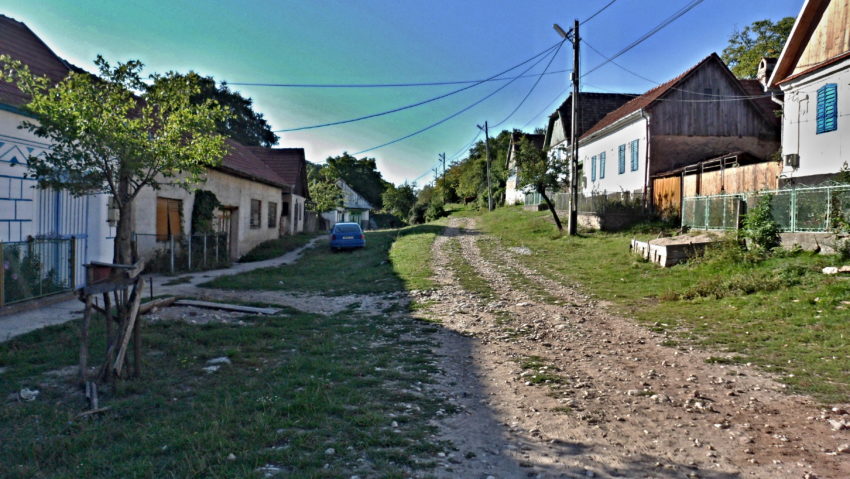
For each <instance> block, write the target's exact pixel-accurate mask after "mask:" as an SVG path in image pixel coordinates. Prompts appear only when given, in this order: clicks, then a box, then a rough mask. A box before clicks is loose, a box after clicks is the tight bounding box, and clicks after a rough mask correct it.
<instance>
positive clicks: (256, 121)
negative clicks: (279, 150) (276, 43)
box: [185, 72, 278, 147]
mask: <svg viewBox="0 0 850 479" xmlns="http://www.w3.org/2000/svg"><path fill="white" fill-rule="evenodd" d="M185 77H186V79H187V80H188V81H190V82H192V83H195V84H197V85H198V88H199V90H198V91H197V92H196V93H195V94H193V95H192V103H193V104H195V105H200V104H203V103H204V102H206V101H208V100H215V101H216V102H218V104H219V105H221V107H222V108H224V109H225V110H226V111H227V112H228V113H229V115H227V116H226V117H225V118H222V119H220V120H219V121H217V122H216V130H217V131H218V132H219V133H221V134H222V135H225V136H227V137H230V138H233V139H234V140H236V141H238V142H239V143H242V144H243V145H247V146H265V147H271V146H273V145H274V144H275V143H277V140H278V136H277V135H275V134H274V132H273V131H272V129H271V126H270V125H269V123H268V122H267V121H266V119H265V118H263V114H262V113H258V112H256V111H254V108H253V105H254V102H253V100H251V99H250V98H245V97H243V96H242V95H241V94H240V93H239V92H236V91H233V90H231V89H230V87H228V86H227V83H225V82H222V83H219V84H216V82H215V80H214V79H213V78H212V77H209V76H207V77H204V76H201V75H199V74H197V73H195V72H189V73H187V74H185Z"/></svg>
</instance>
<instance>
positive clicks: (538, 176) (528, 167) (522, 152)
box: [515, 138, 566, 231]
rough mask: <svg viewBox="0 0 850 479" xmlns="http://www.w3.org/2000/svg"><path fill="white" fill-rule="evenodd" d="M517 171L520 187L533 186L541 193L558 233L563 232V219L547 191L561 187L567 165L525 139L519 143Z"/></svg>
mask: <svg viewBox="0 0 850 479" xmlns="http://www.w3.org/2000/svg"><path fill="white" fill-rule="evenodd" d="M515 158H516V164H517V169H518V170H519V171H521V174H520V175H519V178H518V184H517V186H518V187H520V188H521V187H525V186H531V187H532V188H534V191H536V192H537V193H540V196H541V197H543V201H545V202H546V206H547V207H548V208H549V211H550V212H551V213H552V218H554V219H555V225H557V226H558V231H563V230H564V227H563V225H561V219H560V218H558V213H557V212H555V205H554V204H553V203H552V200H551V199H550V198H549V195H548V194H547V193H546V190H547V189H557V188H558V187H560V182H559V178H561V177H562V176H563V175H564V173H565V171H566V168H565V166H566V165H565V164H564V163H563V162H561V161H558V160H555V159H554V158H551V157H549V156H548V155H546V152H544V151H543V150H541V149H539V148H537V147H536V146H534V143H532V142H530V141H528V138H523V139H522V140H521V141H520V143H519V150H518V151H517V153H516V156H515Z"/></svg>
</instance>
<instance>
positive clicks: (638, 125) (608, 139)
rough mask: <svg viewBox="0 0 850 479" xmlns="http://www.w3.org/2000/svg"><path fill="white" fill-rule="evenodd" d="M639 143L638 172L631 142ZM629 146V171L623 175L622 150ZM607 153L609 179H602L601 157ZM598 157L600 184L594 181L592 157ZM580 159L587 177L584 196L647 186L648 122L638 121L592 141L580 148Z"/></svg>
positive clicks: (627, 169)
mask: <svg viewBox="0 0 850 479" xmlns="http://www.w3.org/2000/svg"><path fill="white" fill-rule="evenodd" d="M633 140H638V169H637V171H632V169H631V142H632V141H633ZM620 145H626V171H625V172H624V173H622V174H621V173H619V148H620ZM603 151H604V152H605V178H600V177H599V154H600V153H602V152H603ZM594 155H595V156H596V157H597V160H596V161H597V163H596V165H597V173H596V181H591V173H590V168H591V157H592V156H594ZM578 156H579V160H580V161H581V162H582V165H583V166H582V171H583V175H584V177H585V180H584V183H583V184H584V185H585V187H584V188H583V192H584V194H590V193H592V192H596V193H614V192H617V191H634V190H640V189H643V187H644V181H645V177H646V176H645V174H646V120H645V119H644V118H638V119H636V120H635V121H633V122H632V123H629V124H628V125H626V126H624V127H622V128H620V129H618V130H616V131H614V132H611V133H609V134H607V135H605V136H603V137H600V138H598V139H597V140H595V141H592V142H589V143H588V142H585V143H584V144H581V145H580V146H579V151H578Z"/></svg>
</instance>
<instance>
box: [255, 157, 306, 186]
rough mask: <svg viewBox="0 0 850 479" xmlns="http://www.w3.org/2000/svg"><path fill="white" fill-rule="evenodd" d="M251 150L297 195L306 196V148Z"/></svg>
mask: <svg viewBox="0 0 850 479" xmlns="http://www.w3.org/2000/svg"><path fill="white" fill-rule="evenodd" d="M250 150H251V151H252V152H253V153H254V154H255V155H256V156H257V157H258V158H259V159H260V160H262V161H263V163H265V164H266V166H268V167H269V168H271V169H272V170H273V171H274V172H275V173H276V174H277V175H278V177H279V178H281V180H282V181H283V182H284V184H286V185H288V186H290V187H291V188H292V189H293V192H294V193H295V194H299V195H301V196H306V195H305V193H306V192H307V159H306V157H305V154H304V148H265V147H262V146H252V147H250Z"/></svg>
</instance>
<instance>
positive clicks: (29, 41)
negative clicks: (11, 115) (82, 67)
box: [0, 15, 79, 107]
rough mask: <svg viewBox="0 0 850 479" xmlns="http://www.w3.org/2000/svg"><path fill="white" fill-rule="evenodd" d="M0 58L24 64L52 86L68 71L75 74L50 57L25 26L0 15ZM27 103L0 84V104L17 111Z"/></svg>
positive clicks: (10, 87)
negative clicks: (46, 78)
mask: <svg viewBox="0 0 850 479" xmlns="http://www.w3.org/2000/svg"><path fill="white" fill-rule="evenodd" d="M0 54H6V55H9V56H11V57H12V58H15V59H17V60H20V61H22V62H24V63H25V64H27V65H29V68H30V71H32V72H33V73H34V74H36V75H40V76H43V75H46V76H47V77H49V78H50V79H52V80H53V81H55V82H59V81H61V80H62V79H63V78H65V77H66V76H67V75H68V73H69V72H71V71H72V70H79V69H78V68H76V67H74V66H73V65H71V64H69V63H68V62H66V61H64V60H62V59H61V58H59V57H58V56H57V55H56V54H55V53H53V51H52V50H51V49H50V47H48V46H47V45H45V44H44V42H42V41H41V39H40V38H38V37H37V36H36V35H35V33H33V32H32V30H30V29H29V28H28V27H27V26H26V25H25V24H23V23H22V22H19V21H17V20H15V19H13V18H9V17H7V16H5V15H0ZM27 101H28V98H27V96H26V95H24V93H23V92H21V91H20V90H18V87H16V86H14V85H13V84H11V83H7V82H5V81H2V82H0V103H5V104H7V105H12V106H16V107H19V106H23V105H25V104H26V103H27Z"/></svg>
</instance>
